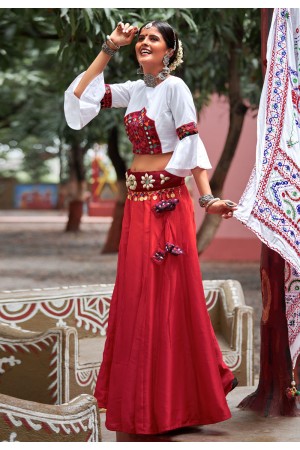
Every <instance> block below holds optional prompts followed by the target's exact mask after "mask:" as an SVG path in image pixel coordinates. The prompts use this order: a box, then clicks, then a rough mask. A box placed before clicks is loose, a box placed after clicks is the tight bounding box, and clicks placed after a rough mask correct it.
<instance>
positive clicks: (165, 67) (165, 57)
mask: <svg viewBox="0 0 300 450" xmlns="http://www.w3.org/2000/svg"><path fill="white" fill-rule="evenodd" d="M169 63H170V57H169V55H165V56H164V57H163V64H164V67H163V72H164V73H170V69H169V67H168V65H169Z"/></svg>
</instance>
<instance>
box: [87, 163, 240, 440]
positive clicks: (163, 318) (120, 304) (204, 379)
mask: <svg viewBox="0 0 300 450" xmlns="http://www.w3.org/2000/svg"><path fill="white" fill-rule="evenodd" d="M131 173H134V172H131ZM153 173H155V172H148V174H153ZM169 175H170V176H172V175H171V174H169ZM180 182H182V180H180ZM175 191H176V193H177V198H178V199H179V203H178V204H177V205H176V208H175V209H174V210H173V211H165V212H163V213H161V214H160V215H157V214H155V213H154V211H153V209H152V208H153V206H154V205H155V204H156V203H157V202H158V200H159V199H156V200H154V199H153V196H152V197H149V198H148V200H144V201H134V200H132V199H127V201H126V205H125V214H124V219H123V226H122V237H121V242H120V249H119V259H118V270H117V278H116V284H115V289H114V293H113V297H112V300H111V306H110V315H109V322H108V329H107V338H106V344H105V349H104V354H103V362H102V364H101V367H100V372H99V375H98V380H97V385H96V389H95V392H94V395H95V397H96V398H97V401H98V405H99V407H101V408H106V409H107V412H106V427H107V428H108V429H109V430H115V431H122V432H125V433H134V434H157V433H162V432H164V431H167V430H171V429H176V428H180V427H185V426H193V425H204V424H210V423H216V422H220V421H223V420H226V419H229V418H230V417H231V414H230V411H229V408H228V405H227V401H226V398H225V395H226V394H227V393H228V392H229V390H230V388H231V382H232V380H233V374H232V373H231V371H230V370H229V369H228V367H227V366H226V365H225V363H224V362H223V359H222V353H221V351H220V348H219V345H218V343H217V340H216V338H215V335H214V332H213V329H212V325H211V322H210V318H209V315H208V312H207V308H206V303H205V296H204V291H203V286H202V279H201V273H200V268H199V260H198V254H197V249H196V238H195V224H194V218H193V214H194V212H193V204H192V201H191V197H190V194H189V192H188V190H187V188H186V186H185V185H182V186H180V187H178V188H175ZM167 192H168V191H167V190H166V191H165V194H164V196H166V195H167ZM163 198H165V197H163ZM160 199H161V198H160ZM167 241H168V242H173V243H174V244H175V245H178V246H180V247H181V248H182V249H183V250H184V254H183V255H178V256H177V255H172V254H168V256H167V257H166V259H165V260H164V261H163V262H162V263H161V264H155V262H154V261H153V260H152V259H151V256H152V255H153V253H154V252H155V251H156V250H157V248H158V246H160V245H163V244H164V243H165V242H167Z"/></svg>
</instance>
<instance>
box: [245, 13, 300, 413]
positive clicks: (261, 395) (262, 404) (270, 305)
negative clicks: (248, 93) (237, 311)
mask: <svg viewBox="0 0 300 450" xmlns="http://www.w3.org/2000/svg"><path fill="white" fill-rule="evenodd" d="M261 17H262V22H261V25H262V49H263V50H262V52H263V51H264V53H262V61H263V74H265V64H264V62H265V61H266V60H265V52H266V42H267V36H268V30H269V28H270V23H271V18H272V9H266V8H263V9H262V16H261ZM284 266H285V262H284V259H283V258H282V257H281V256H280V255H279V254H278V253H277V252H275V251H274V250H272V249H270V248H269V247H267V246H266V245H265V244H262V251H261V263H260V274H261V291H262V302H263V312H262V318H261V350H260V376H259V384H258V388H257V390H256V391H255V392H253V393H252V394H250V395H248V396H247V397H246V398H244V399H243V400H242V401H241V403H240V404H239V405H238V406H239V408H245V409H250V410H253V411H256V412H257V413H259V414H261V415H263V416H269V415H272V416H279V415H282V416H296V415H299V414H300V412H299V410H298V411H297V406H296V400H295V398H292V399H288V398H287V396H286V393H285V391H286V388H288V387H290V386H291V380H292V360H291V354H290V348H289V339H288V328H287V321H286V314H285V289H284ZM298 363H299V359H298ZM297 379H298V382H299V374H296V380H297Z"/></svg>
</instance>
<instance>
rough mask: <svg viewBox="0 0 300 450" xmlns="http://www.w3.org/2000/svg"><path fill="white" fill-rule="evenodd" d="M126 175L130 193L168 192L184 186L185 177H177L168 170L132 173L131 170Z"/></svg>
mask: <svg viewBox="0 0 300 450" xmlns="http://www.w3.org/2000/svg"><path fill="white" fill-rule="evenodd" d="M125 175H126V186H127V189H128V193H132V192H146V193H149V192H150V191H160V190H162V189H163V190H166V189H169V188H174V187H177V186H182V185H183V184H184V178H183V177H177V176H176V175H173V174H171V173H170V172H167V171H166V170H159V171H148V172H132V171H131V170H130V169H129V170H127V172H126V174H125Z"/></svg>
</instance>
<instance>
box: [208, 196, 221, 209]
mask: <svg viewBox="0 0 300 450" xmlns="http://www.w3.org/2000/svg"><path fill="white" fill-rule="evenodd" d="M219 200H221V199H220V198H219V197H216V198H212V199H211V200H210V201H209V202H208V203H206V205H205V211H206V212H207V210H208V208H209V207H210V206H211V205H213V204H214V203H215V202H218V201H219Z"/></svg>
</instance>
